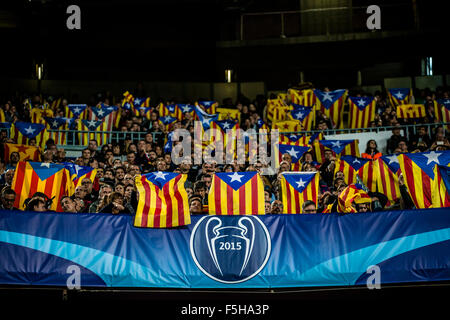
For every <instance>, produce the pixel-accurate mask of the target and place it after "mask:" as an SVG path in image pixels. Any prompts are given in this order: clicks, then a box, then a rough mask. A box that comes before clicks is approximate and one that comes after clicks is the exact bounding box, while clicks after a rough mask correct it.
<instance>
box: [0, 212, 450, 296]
mask: <svg viewBox="0 0 450 320" xmlns="http://www.w3.org/2000/svg"><path fill="white" fill-rule="evenodd" d="M132 220H133V217H131V216H125V215H109V214H81V213H78V214H69V213H35V212H20V213H19V212H11V211H1V212H0V253H1V255H0V284H14V285H51V286H67V285H68V283H69V282H70V281H71V280H70V279H71V277H73V276H74V275H75V274H78V279H79V285H80V286H81V287H171V288H276V287H307V286H308V287H311V286H352V285H365V284H366V283H368V280H369V277H371V275H372V273H371V272H368V270H373V268H374V267H373V266H376V267H378V268H379V269H378V270H379V275H378V279H379V281H380V283H381V284H383V283H396V282H417V281H440V280H450V255H449V254H448V253H449V252H450V212H449V210H448V209H430V210H415V211H391V212H377V213H368V214H353V215H338V214H315V215H314V214H311V215H267V216H258V217H256V216H193V217H192V224H191V225H189V226H187V227H182V228H175V229H144V228H136V227H134V226H133V221H132Z"/></svg>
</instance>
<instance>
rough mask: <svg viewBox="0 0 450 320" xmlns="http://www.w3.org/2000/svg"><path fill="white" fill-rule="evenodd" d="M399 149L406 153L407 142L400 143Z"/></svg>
mask: <svg viewBox="0 0 450 320" xmlns="http://www.w3.org/2000/svg"><path fill="white" fill-rule="evenodd" d="M398 147H399V148H400V149H401V150H402V151H406V149H407V146H406V142H405V141H400V142H399V143H398Z"/></svg>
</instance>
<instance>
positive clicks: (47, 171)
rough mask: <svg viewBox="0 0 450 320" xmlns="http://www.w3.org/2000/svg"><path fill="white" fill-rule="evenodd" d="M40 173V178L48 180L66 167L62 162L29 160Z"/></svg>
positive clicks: (35, 170)
mask: <svg viewBox="0 0 450 320" xmlns="http://www.w3.org/2000/svg"><path fill="white" fill-rule="evenodd" d="M28 163H29V164H30V166H31V167H32V168H33V170H34V172H36V174H37V175H38V177H39V179H41V180H46V179H48V178H50V177H51V176H52V175H54V174H55V173H57V172H58V171H60V170H62V169H64V166H63V165H61V164H54V163H44V162H28Z"/></svg>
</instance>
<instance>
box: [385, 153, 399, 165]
mask: <svg viewBox="0 0 450 320" xmlns="http://www.w3.org/2000/svg"><path fill="white" fill-rule="evenodd" d="M386 159H389V163H388V164H392V163H399V162H398V158H397V156H396V155H393V156H389V157H386Z"/></svg>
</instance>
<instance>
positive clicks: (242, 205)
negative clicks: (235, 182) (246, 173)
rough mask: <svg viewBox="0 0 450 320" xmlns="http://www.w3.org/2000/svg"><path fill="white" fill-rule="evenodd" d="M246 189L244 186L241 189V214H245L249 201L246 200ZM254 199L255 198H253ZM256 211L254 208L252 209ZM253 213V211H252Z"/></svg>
mask: <svg viewBox="0 0 450 320" xmlns="http://www.w3.org/2000/svg"><path fill="white" fill-rule="evenodd" d="M245 188H246V187H244V186H242V187H241V188H240V189H239V214H245V213H246V212H245V201H246V200H247V199H246V198H245ZM252 198H254V197H252ZM252 209H253V210H254V208H252ZM250 211H251V210H250Z"/></svg>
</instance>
